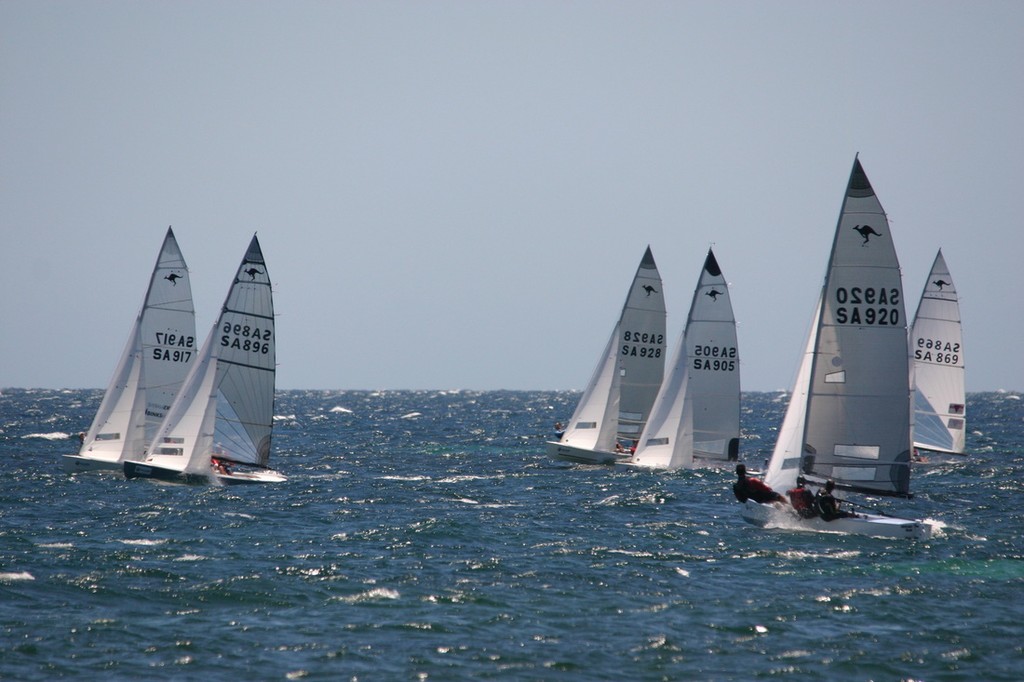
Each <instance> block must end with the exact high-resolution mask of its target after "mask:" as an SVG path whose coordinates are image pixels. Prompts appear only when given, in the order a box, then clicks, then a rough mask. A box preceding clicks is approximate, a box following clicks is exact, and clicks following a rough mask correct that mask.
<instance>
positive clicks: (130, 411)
mask: <svg viewBox="0 0 1024 682" xmlns="http://www.w3.org/2000/svg"><path fill="white" fill-rule="evenodd" d="M195 338H196V317H195V311H194V308H193V305H192V286H191V284H190V283H189V275H188V267H187V266H186V265H185V259H184V258H183V257H182V255H181V250H180V249H179V248H178V242H177V240H176V239H175V238H174V231H173V230H172V229H171V228H169V227H168V228H167V234H166V235H165V236H164V242H163V245H162V246H161V248H160V255H159V256H158V257H157V261H156V265H155V266H154V268H153V273H152V275H151V276H150V279H149V288H148V289H147V290H146V297H145V299H144V300H143V303H142V308H141V309H140V310H139V314H138V315H137V316H136V318H135V323H134V324H133V325H132V329H131V331H130V332H129V334H128V342H127V344H126V345H125V348H124V351H123V352H122V354H121V359H120V361H119V362H118V363H117V368H116V369H115V371H114V376H113V377H112V378H111V380H110V385H109V386H107V391H106V393H105V394H104V395H103V401H102V402H101V403H100V407H99V410H97V412H96V417H95V418H94V419H93V423H92V426H90V427H89V431H88V432H87V433H86V434H85V435H84V436H83V438H82V446H81V449H80V450H79V453H78V454H77V455H64V457H63V465H64V470H65V471H67V472H68V473H74V472H79V471H95V470H103V469H107V470H113V471H121V470H122V467H123V465H122V462H123V461H124V460H126V459H141V458H142V456H143V454H144V453H145V450H146V448H147V447H148V446H149V444H150V442H151V441H152V440H153V436H154V435H155V433H156V429H157V427H158V426H159V425H160V422H161V421H162V420H163V417H164V414H165V413H166V411H167V409H168V408H169V407H170V406H171V402H172V401H173V400H174V396H175V395H177V393H178V389H179V388H180V387H181V383H182V381H184V379H185V375H186V374H187V373H188V370H189V368H190V367H191V366H192V363H193V361H194V360H195V356H196V342H195Z"/></svg>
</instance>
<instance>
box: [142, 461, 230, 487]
mask: <svg viewBox="0 0 1024 682" xmlns="http://www.w3.org/2000/svg"><path fill="white" fill-rule="evenodd" d="M124 476H125V478H129V479H131V478H151V479H154V480H157V481H166V482H168V483H188V484H193V485H201V484H208V483H210V477H209V476H204V475H203V474H187V473H185V472H183V471H178V470H177V469H168V468H166V467H160V466H154V465H152V464H146V463H145V462H130V461H129V462H125V463H124Z"/></svg>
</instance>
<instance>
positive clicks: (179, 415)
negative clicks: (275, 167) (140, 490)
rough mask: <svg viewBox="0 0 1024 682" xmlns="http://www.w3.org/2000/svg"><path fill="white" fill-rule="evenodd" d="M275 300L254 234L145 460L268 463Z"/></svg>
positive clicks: (202, 469)
mask: <svg viewBox="0 0 1024 682" xmlns="http://www.w3.org/2000/svg"><path fill="white" fill-rule="evenodd" d="M275 368H276V367H275V333H274V304H273V298H272V294H271V287H270V277H269V276H268V274H267V267H266V263H265V262H264V260H263V253H262V251H261V250H260V245H259V241H258V240H257V238H256V237H255V235H254V236H253V238H252V241H251V242H250V244H249V248H248V250H247V251H246V254H245V257H244V258H243V259H242V263H241V265H239V267H238V273H237V274H236V275H235V279H234V281H233V282H232V284H231V289H230V290H229V291H228V295H227V299H226V300H225V301H224V306H223V308H222V309H221V314H220V318H219V319H218V321H217V323H216V324H215V325H214V327H213V329H212V330H211V331H210V335H209V336H208V337H207V339H206V342H205V343H204V344H203V347H202V350H201V351H200V353H199V359H198V361H197V363H196V366H195V367H194V368H193V370H192V371H191V372H190V373H189V376H188V378H187V379H186V380H185V384H184V386H182V389H181V392H180V393H179V394H178V398H177V399H176V400H175V401H174V404H173V405H172V407H171V409H170V411H169V412H168V414H167V417H166V419H165V420H164V422H163V423H162V424H161V426H160V430H159V432H158V434H157V437H156V439H155V441H154V443H153V448H152V451H151V452H150V454H149V456H148V457H147V458H146V464H151V465H153V466H155V467H160V468H164V469H171V470H176V471H181V472H187V473H197V474H208V473H209V471H210V458H211V457H218V458H221V459H223V460H226V461H231V462H239V463H244V464H252V465H256V466H266V464H267V461H268V459H269V458H270V435H271V426H272V424H273V410H274V374H275Z"/></svg>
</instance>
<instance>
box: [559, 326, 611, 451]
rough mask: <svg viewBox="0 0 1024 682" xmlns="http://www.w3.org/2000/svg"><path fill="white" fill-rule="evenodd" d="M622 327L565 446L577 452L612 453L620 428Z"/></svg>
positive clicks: (565, 438)
mask: <svg viewBox="0 0 1024 682" xmlns="http://www.w3.org/2000/svg"><path fill="white" fill-rule="evenodd" d="M618 338H619V325H618V324H616V325H615V328H614V329H612V334H611V336H610V337H608V344H607V346H605V349H604V353H603V354H602V355H601V359H600V361H599V362H598V363H597V367H596V368H595V369H594V375H593V376H592V377H591V378H590V383H589V384H587V388H586V389H585V390H584V391H583V395H582V396H581V397H580V402H579V403H578V404H577V405H576V411H575V412H574V413H573V415H572V418H571V419H570V420H569V426H568V427H567V428H566V430H565V434H564V435H563V436H562V442H563V443H565V444H566V445H569V446H571V447H574V448H583V449H585V450H602V451H604V452H611V451H612V450H613V449H614V448H615V437H616V433H617V432H618V428H619V391H618V387H619V379H620V376H619V372H618V367H619V349H618V346H617V345H616V341H617V340H618Z"/></svg>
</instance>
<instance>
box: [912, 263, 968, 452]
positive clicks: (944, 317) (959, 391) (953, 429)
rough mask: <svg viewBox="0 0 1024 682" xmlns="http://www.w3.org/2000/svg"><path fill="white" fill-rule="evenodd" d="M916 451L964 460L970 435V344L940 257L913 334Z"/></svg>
mask: <svg viewBox="0 0 1024 682" xmlns="http://www.w3.org/2000/svg"><path fill="white" fill-rule="evenodd" d="M910 351H911V353H913V377H914V389H915V390H914V447H917V448H921V449H923V450H932V451H935V452H945V453H950V454H956V455H962V454H963V453H964V440H965V433H966V419H967V415H966V410H965V404H966V400H965V398H966V394H965V392H964V344H963V333H962V331H961V328H960V304H959V302H958V300H957V294H956V286H955V285H954V284H953V278H952V277H951V276H950V274H949V268H948V267H947V266H946V259H945V258H943V257H942V249H939V253H938V254H937V255H936V256H935V262H934V263H933V264H932V269H931V272H930V273H929V275H928V281H927V282H926V283H925V286H924V292H923V293H922V294H921V302H920V303H919V304H918V306H917V314H916V315H914V325H913V327H912V328H911V332H910Z"/></svg>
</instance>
